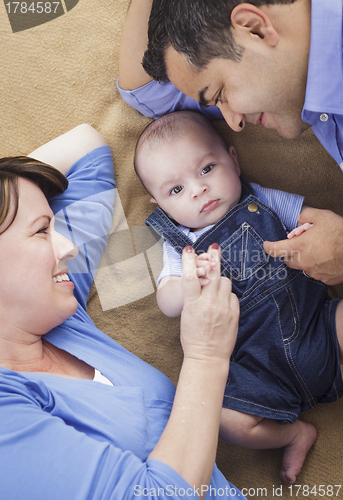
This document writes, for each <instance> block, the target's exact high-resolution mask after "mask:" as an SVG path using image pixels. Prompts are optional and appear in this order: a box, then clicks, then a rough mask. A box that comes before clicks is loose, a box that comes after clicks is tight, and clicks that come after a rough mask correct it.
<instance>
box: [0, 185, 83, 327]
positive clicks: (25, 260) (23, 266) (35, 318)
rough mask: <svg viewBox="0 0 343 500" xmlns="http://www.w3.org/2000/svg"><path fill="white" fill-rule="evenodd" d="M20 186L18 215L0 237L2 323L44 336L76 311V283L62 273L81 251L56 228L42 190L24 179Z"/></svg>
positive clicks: (0, 319)
mask: <svg viewBox="0 0 343 500" xmlns="http://www.w3.org/2000/svg"><path fill="white" fill-rule="evenodd" d="M18 188H19V205H18V213H17V216H16V218H15V219H14V221H13V223H12V224H11V225H10V227H9V228H8V229H7V230H5V231H4V233H2V234H1V235H0V256H1V258H0V277H1V279H0V322H1V323H2V324H4V323H3V322H5V323H6V322H10V323H9V324H10V325H11V327H14V328H18V329H20V330H21V331H25V332H30V333H33V334H37V335H43V334H44V333H47V332H48V331H49V330H51V329H52V328H53V327H55V326H57V325H59V324H61V323H62V322H63V321H64V320H65V319H67V318H69V317H70V316H71V315H72V314H74V312H75V311H76V309H77V301H76V299H75V297H74V296H73V289H74V285H73V283H72V282H71V281H68V280H67V279H66V276H64V275H65V274H66V273H67V272H68V268H67V267H66V262H67V260H69V259H73V258H74V257H76V255H77V253H78V252H77V249H76V248H75V246H74V245H73V244H72V243H71V242H70V241H69V240H67V239H66V238H65V237H64V236H62V235H61V234H59V233H57V232H56V231H55V230H54V225H53V213H52V211H51V209H50V207H49V204H48V202H47V200H46V198H45V196H44V194H43V192H42V191H41V190H40V189H39V188H38V187H37V186H36V185H35V184H34V183H33V182H31V181H29V180H26V179H23V178H19V179H18ZM61 280H62V281H61Z"/></svg>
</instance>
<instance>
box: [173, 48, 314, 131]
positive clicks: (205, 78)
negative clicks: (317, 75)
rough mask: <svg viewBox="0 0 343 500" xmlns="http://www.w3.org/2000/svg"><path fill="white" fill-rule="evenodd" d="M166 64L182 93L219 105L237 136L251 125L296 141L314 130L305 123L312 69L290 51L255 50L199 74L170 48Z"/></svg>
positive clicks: (216, 63)
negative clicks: (305, 106)
mask: <svg viewBox="0 0 343 500" xmlns="http://www.w3.org/2000/svg"><path fill="white" fill-rule="evenodd" d="M166 65H167V74H168V78H169V79H170V81H171V82H172V83H173V84H174V85H175V86H176V87H177V88H178V89H179V90H181V92H183V93H184V94H186V95H188V96H189V97H192V98H193V99H195V100H197V101H199V102H200V103H201V104H207V105H217V106H218V108H219V109H220V111H221V112H222V114H223V117H224V119H225V121H226V122H227V123H228V125H229V126H230V127H231V128H232V129H233V130H235V131H236V132H240V131H241V130H242V129H243V127H244V125H245V123H252V124H254V125H259V124H262V125H263V126H265V127H266V128H272V129H275V130H276V131H277V132H278V133H279V134H280V135H281V136H282V137H285V138H287V139H294V138H296V137H298V136H299V135H300V134H302V133H303V132H304V131H305V130H306V129H308V128H309V127H310V125H309V124H308V123H304V122H303V121H302V119H301V111H302V108H303V104H304V100H305V89H306V77H307V65H306V63H304V61H302V60H296V59H294V57H291V54H287V50H283V52H282V51H281V52H279V53H277V52H276V51H275V52H274V53H273V52H272V50H269V51H268V50H266V49H264V48H263V50H261V51H258V50H254V51H252V50H251V49H250V48H249V49H245V51H244V53H243V57H242V59H241V60H240V61H239V62H236V61H233V60H229V59H223V58H216V59H212V60H211V61H210V62H209V63H208V65H207V66H206V67H205V68H204V69H202V70H200V71H199V70H197V69H195V68H194V67H193V66H191V65H190V64H189V63H188V61H187V60H186V59H185V57H184V55H183V54H181V53H178V52H176V51H175V50H174V49H173V48H172V47H168V49H167V50H166Z"/></svg>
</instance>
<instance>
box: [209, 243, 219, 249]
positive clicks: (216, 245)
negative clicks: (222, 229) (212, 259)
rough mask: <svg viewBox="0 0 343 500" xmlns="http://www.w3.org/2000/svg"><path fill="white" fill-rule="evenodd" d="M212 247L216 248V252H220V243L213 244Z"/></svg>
mask: <svg viewBox="0 0 343 500" xmlns="http://www.w3.org/2000/svg"><path fill="white" fill-rule="evenodd" d="M211 247H212V248H214V249H215V250H219V245H218V243H212V245H211Z"/></svg>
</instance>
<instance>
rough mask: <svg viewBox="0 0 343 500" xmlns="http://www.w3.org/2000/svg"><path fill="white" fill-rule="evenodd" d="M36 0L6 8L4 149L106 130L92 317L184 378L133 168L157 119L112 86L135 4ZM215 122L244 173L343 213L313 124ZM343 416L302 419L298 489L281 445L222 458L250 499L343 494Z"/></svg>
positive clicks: (336, 172) (330, 412)
mask: <svg viewBox="0 0 343 500" xmlns="http://www.w3.org/2000/svg"><path fill="white" fill-rule="evenodd" d="M32 3H34V4H35V7H36V11H35V12H32V9H31V12H29V11H27V12H25V6H24V7H23V3H22V2H19V8H21V10H22V11H23V12H21V13H20V18H19V17H18V16H17V17H16V15H15V14H18V12H16V13H15V12H14V8H15V2H12V1H6V0H5V1H4V3H2V5H1V6H0V12H1V15H0V33H1V35H0V36H1V56H0V57H1V73H0V75H1V76H0V82H1V92H0V106H1V128H0V134H1V141H0V147H1V156H6V155H17V154H27V153H29V152H30V151H32V150H33V149H35V148H37V147H38V146H40V145H41V144H43V143H45V142H47V141H49V140H50V139H53V138H54V137H56V136H58V135H60V134H62V133H64V132H66V131H67V130H69V129H71V128H72V127H74V126H76V125H78V124H80V123H84V122H86V123H90V124H91V125H93V126H94V127H95V128H96V129H97V130H99V131H100V132H101V133H102V134H103V136H104V137H105V139H106V140H107V142H108V144H109V145H110V147H111V150H112V153H113V157H114V167H115V178H116V182H117V198H116V206H115V214H114V218H113V227H112V230H111V234H110V236H109V245H108V248H107V250H106V252H105V255H104V258H103V260H102V262H101V266H100V268H99V271H98V274H97V276H96V279H95V284H94V286H93V288H92V291H91V294H90V298H89V314H90V315H91V317H92V318H93V319H94V321H95V323H96V325H97V326H98V327H99V328H100V329H102V330H103V331H104V332H105V333H107V334H108V335H110V336H111V337H112V338H114V339H115V340H117V341H118V342H119V343H120V344H122V345H123V346H124V347H126V348H127V349H129V350H130V351H132V352H133V353H135V354H136V355H137V356H139V357H141V358H143V359H144V360H146V361H147V362H148V363H151V364H153V365H154V366H156V367H157V368H159V369H160V370H162V371H163V372H164V373H166V374H167V375H168V376H169V377H170V378H171V379H172V380H173V381H174V382H177V377H178V372H179V368H180V364H181V359H182V353H181V348H180V344H179V319H178V318H176V319H169V318H166V317H165V316H164V315H163V314H162V313H161V312H160V311H159V309H158V307H157V305H156V299H155V290H156V285H155V280H156V277H157V275H158V273H159V271H160V267H161V245H160V243H159V242H156V240H155V239H154V238H153V237H152V235H151V234H150V232H149V231H148V229H147V228H146V227H145V226H144V220H145V218H146V217H147V216H148V215H149V213H150V212H151V210H152V206H151V204H150V203H149V196H148V194H147V193H146V191H145V190H144V188H143V187H142V186H141V185H140V182H139V181H138V180H137V179H136V177H135V174H134V171H133V166H132V158H133V151H134V146H135V142H136V140H137V137H138V135H139V133H140V132H141V131H142V129H143V128H144V126H146V125H147V124H148V123H149V119H147V118H145V117H143V116H141V115H139V113H138V112H137V111H135V110H133V109H131V108H130V107H129V106H128V105H127V104H125V103H124V102H123V101H122V99H121V98H120V96H119V93H118V91H117V89H116V80H117V77H118V53H119V44H120V33H121V28H122V25H123V22H124V19H125V15H126V11H127V7H128V0H101V1H100V0H93V1H91V0H79V1H77V0H69V1H68V0H63V1H62V2H55V3H54V2H51V8H52V9H56V7H58V9H57V13H55V14H56V15H55V14H54V16H55V18H53V19H52V17H54V16H53V15H52V14H49V12H45V11H49V6H46V2H43V7H44V9H45V11H44V12H43V13H38V10H41V9H38V3H37V2H31V1H30V0H28V2H27V8H28V7H29V6H30V5H31V4H32ZM56 4H57V5H56ZM9 9H12V11H11V12H9ZM29 15H30V16H31V17H30V18H29V17H28V16H29ZM40 16H41V17H40ZM43 16H45V17H43ZM49 16H50V17H49ZM49 19H50V20H49ZM132 36H134V33H133V34H132ZM324 111H325V110H324ZM217 125H218V128H219V129H220V131H221V132H222V134H223V135H224V137H225V139H226V140H227V142H228V144H233V145H234V146H235V147H236V149H237V151H238V156H239V159H240V163H241V167H242V171H243V174H244V175H245V177H246V178H247V179H248V180H250V181H254V182H258V183H260V184H261V185H263V186H266V187H271V188H278V189H283V190H286V191H290V192H295V193H299V194H302V195H305V197H306V204H307V205H312V206H314V207H319V208H327V209H331V210H334V211H336V212H337V213H339V214H341V215H343V201H342V192H343V191H342V186H343V174H342V173H341V171H340V169H339V167H338V166H337V164H336V163H335V162H334V161H333V160H332V158H331V157H330V156H329V155H328V154H327V153H326V152H325V150H324V149H323V147H322V146H321V145H320V144H319V142H318V141H317V139H316V138H315V137H314V135H313V133H312V132H311V131H308V132H307V133H305V134H303V135H302V136H301V137H300V138H299V139H297V140H294V141H285V140H282V139H280V138H279V137H278V136H277V134H275V133H274V132H273V131H266V130H264V129H262V128H261V127H249V126H247V127H246V129H245V130H244V131H243V132H242V133H240V134H236V133H233V132H230V130H229V129H228V127H227V126H226V124H225V123H224V122H222V121H220V122H217ZM331 291H332V293H333V294H334V295H338V294H342V291H343V290H342V287H341V290H339V287H336V288H335V289H332V290H331ZM342 417H343V401H342V400H341V401H339V402H336V403H331V404H328V405H318V406H317V407H315V408H314V409H313V410H311V411H310V412H308V413H306V414H303V415H301V418H302V419H304V420H306V421H309V422H312V423H313V424H314V425H315V426H316V428H317V429H318V439H317V441H316V443H315V445H314V446H313V448H312V449H311V450H310V452H309V453H308V456H307V458H306V461H305V464H304V466H303V470H302V472H301V473H300V474H299V476H298V478H297V484H298V485H299V487H293V488H292V489H290V488H289V487H288V486H287V485H286V484H283V485H281V481H280V479H279V469H280V463H281V454H282V451H281V450H249V449H243V448H238V447H236V446H232V445H229V444H227V443H224V442H220V444H219V450H218V459H217V463H218V466H219V468H220V469H221V470H222V472H223V473H224V474H225V476H226V477H227V478H228V479H229V480H230V481H231V482H232V483H233V484H235V485H236V486H237V487H239V488H241V489H244V492H245V494H246V496H247V497H248V498H250V499H258V498H261V497H264V498H285V499H288V498H297V499H301V498H306V499H308V498H310V499H314V498H331V497H333V498H343V491H342V490H343V488H341V490H340V491H338V490H339V486H335V485H340V484H341V483H342V482H343V477H342V476H343V467H342V463H343V460H342V459H343V451H342V450H343V446H342V444H343V439H342V431H343V425H342V424H343V418H342ZM320 485H322V487H321V488H319V487H320ZM330 485H332V489H331V488H330ZM314 487H316V490H314ZM315 491H317V493H315Z"/></svg>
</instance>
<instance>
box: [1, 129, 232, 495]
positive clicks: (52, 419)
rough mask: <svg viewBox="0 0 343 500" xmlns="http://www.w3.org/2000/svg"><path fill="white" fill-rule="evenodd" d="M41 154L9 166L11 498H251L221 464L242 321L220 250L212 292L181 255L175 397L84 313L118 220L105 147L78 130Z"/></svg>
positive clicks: (6, 326)
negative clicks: (218, 456)
mask: <svg viewBox="0 0 343 500" xmlns="http://www.w3.org/2000/svg"><path fill="white" fill-rule="evenodd" d="M30 157H31V159H30V158H25V157H21V158H14V159H3V160H1V161H0V192H1V199H0V203H1V205H0V255H1V260H0V276H1V284H0V325H1V328H0V367H1V368H0V382H1V383H0V420H1V426H0V450H1V451H0V484H1V491H2V496H3V498H6V500H10V499H16V500H17V499H18V498H28V497H30V498H34V499H35V500H38V499H44V500H45V499H46V498H49V500H53V499H56V500H57V499H58V500H60V499H61V498H66V499H72V500H75V499H80V500H81V499H82V500H84V499H114V498H115V499H116V500H118V499H121V498H136V497H137V496H138V497H139V496H141V497H147V496H149V497H153V498H163V497H165V496H167V497H169V498H180V497H184V498H197V495H199V496H200V497H202V496H205V494H206V492H207V490H209V489H210V487H211V491H210V492H209V494H208V495H209V496H210V497H211V498H219V497H220V498H223V497H224V498H231V497H235V496H238V495H239V496H240V497H242V495H241V494H240V493H239V492H238V490H236V489H235V488H234V487H233V486H232V485H231V484H230V483H228V482H227V481H226V480H225V478H224V477H223V476H222V475H221V474H220V472H219V471H218V470H217V469H216V467H215V465H214V459H215V453H216V447H217V437H218V430H219V421H220V412H221V405H222V398H223V393H224V387H225V384H226V380H227V375H228V369H229V359H230V355H231V352H232V349H233V346H234V343H235V339H236V333H237V324H238V301H237V299H236V297H235V296H234V295H233V294H231V287H230V282H229V280H227V279H226V278H221V277H220V272H219V249H217V248H216V247H215V245H214V246H213V247H212V248H210V249H209V251H210V252H211V253H212V255H213V257H214V259H215V261H216V264H215V267H214V269H211V270H209V269H206V272H209V273H210V277H211V280H210V284H209V285H208V286H206V287H204V288H203V289H200V288H199V284H198V280H197V278H195V267H196V263H195V254H194V253H193V251H192V249H189V248H188V251H186V252H184V255H183V264H184V276H185V277H184V296H185V306H184V310H183V313H182V318H181V342H182V346H183V350H184V361H183V364H182V369H181V373H180V378H179V383H178V386H177V389H176V392H175V390H174V387H173V385H172V384H171V382H170V381H169V379H167V378H166V377H165V376H164V375H163V374H161V373H160V372H158V371H157V370H156V369H154V368H153V367H151V366H149V365H147V364H146V363H144V362H143V361H141V360H140V359H138V358H136V357H135V356H134V355H132V354H130V353H129V352H128V351H126V350H125V349H123V348H122V347H121V346H119V345H118V344H117V343H116V342H115V341H113V340H112V339H110V338H109V337H107V336H106V335H105V334H103V333H102V332H100V331H99V330H98V329H97V328H96V327H95V325H94V324H93V322H92V321H91V319H90V318H89V316H88V315H87V313H86V300H87V296H88V292H89V289H90V286H91V283H92V280H93V274H94V272H95V269H96V267H97V264H98V262H99V259H100V256H101V253H102V250H103V248H104V246H105V243H106V232H107V230H108V229H109V228H110V224H111V201H113V199H112V198H113V194H114V180H113V164H112V158H111V153H110V150H109V148H108V146H106V143H105V141H104V139H103V138H102V136H101V135H100V134H99V133H98V132H96V131H95V130H94V129H93V128H92V127H90V126H88V125H80V126H79V127H76V128H75V129H73V130H71V131H70V132H68V133H66V134H64V135H62V136H60V137H58V138H57V139H55V140H53V141H51V142H50V143H48V144H46V145H44V146H42V147H41V148H39V149H37V150H36V151H34V152H33V153H32V154H31V155H30ZM33 159H36V160H40V161H41V162H44V163H47V164H52V165H53V166H54V167H55V168H56V169H58V170H59V172H56V171H54V170H52V169H51V168H49V167H48V166H46V165H42V164H41V163H40V162H39V161H36V160H33ZM61 173H62V174H66V175H67V179H68V181H69V187H68V188H67V189H66V190H65V191H64V189H65V187H66V185H67V182H66V181H65V178H64V177H63V176H62V175H61ZM63 191H64V192H63ZM51 195H52V197H51V198H50V206H49V204H48V202H47V199H46V197H45V196H48V197H50V196H51ZM50 207H51V208H50ZM54 213H55V214H56V217H54ZM56 228H58V231H59V232H58V231H56ZM61 233H64V235H65V234H69V237H70V239H71V240H72V241H73V242H74V243H75V245H76V246H77V247H78V248H79V251H80V253H79V255H78V257H77V258H76V260H75V265H73V262H71V264H70V267H71V271H72V272H71V274H70V278H69V276H68V271H69V270H68V267H67V266H66V262H67V261H68V260H70V259H74V258H75V257H76V255H77V253H78V252H77V249H76V246H75V245H74V244H72V243H71V242H70V241H69V240H68V239H66V238H65V236H64V235H62V234H61ZM73 292H74V293H73ZM227 332H229V335H228V333H227ZM210 493H211V495H210Z"/></svg>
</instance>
